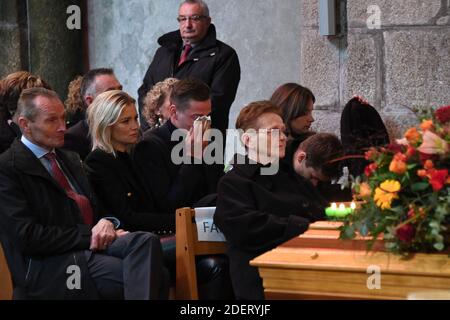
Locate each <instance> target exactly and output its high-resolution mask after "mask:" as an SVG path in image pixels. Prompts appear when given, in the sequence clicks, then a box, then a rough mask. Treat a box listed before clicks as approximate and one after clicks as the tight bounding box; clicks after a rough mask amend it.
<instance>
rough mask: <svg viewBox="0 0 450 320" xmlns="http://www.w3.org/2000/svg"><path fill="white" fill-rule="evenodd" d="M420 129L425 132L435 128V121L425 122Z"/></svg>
mask: <svg viewBox="0 0 450 320" xmlns="http://www.w3.org/2000/svg"><path fill="white" fill-rule="evenodd" d="M420 128H421V129H422V130H423V131H427V130H431V129H433V128H434V124H433V120H423V121H422V123H421V124H420Z"/></svg>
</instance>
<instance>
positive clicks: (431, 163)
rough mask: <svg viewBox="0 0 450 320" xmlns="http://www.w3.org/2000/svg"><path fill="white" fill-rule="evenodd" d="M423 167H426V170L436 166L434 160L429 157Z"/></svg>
mask: <svg viewBox="0 0 450 320" xmlns="http://www.w3.org/2000/svg"><path fill="white" fill-rule="evenodd" d="M423 167H424V168H425V169H426V170H430V169H433V168H434V163H433V161H431V160H430V159H428V160H427V161H425V163H424V164H423Z"/></svg>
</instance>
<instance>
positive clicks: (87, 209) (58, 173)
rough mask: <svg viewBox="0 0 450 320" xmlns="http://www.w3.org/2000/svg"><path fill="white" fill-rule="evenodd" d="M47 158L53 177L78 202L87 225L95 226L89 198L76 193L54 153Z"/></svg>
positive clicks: (46, 156)
mask: <svg viewBox="0 0 450 320" xmlns="http://www.w3.org/2000/svg"><path fill="white" fill-rule="evenodd" d="M45 158H46V159H47V160H48V161H50V165H51V168H52V176H53V178H54V179H55V180H56V182H58V184H59V185H60V186H61V187H62V188H63V189H64V191H65V192H66V194H67V196H68V197H69V198H70V199H72V200H73V201H75V202H76V204H77V205H78V209H79V210H80V212H81V215H82V217H83V220H84V223H86V224H87V225H89V226H92V225H93V216H94V215H93V212H92V207H91V202H90V201H89V199H88V198H86V197H85V196H83V195H81V194H78V193H76V192H75V191H74V190H73V189H72V187H71V186H70V184H69V181H67V178H66V176H65V175H64V173H63V172H62V170H61V169H60V167H59V166H58V163H57V162H56V155H55V154H54V153H52V152H50V153H47V154H46V155H45Z"/></svg>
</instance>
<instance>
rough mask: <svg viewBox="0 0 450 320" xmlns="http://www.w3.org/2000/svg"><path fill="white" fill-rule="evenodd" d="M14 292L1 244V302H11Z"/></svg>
mask: <svg viewBox="0 0 450 320" xmlns="http://www.w3.org/2000/svg"><path fill="white" fill-rule="evenodd" d="M12 292H13V288H12V282H11V274H10V272H9V268H8V264H7V262H6V258H5V255H4V254H3V248H2V245H1V244H0V300H11V299H12Z"/></svg>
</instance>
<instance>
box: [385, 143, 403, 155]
mask: <svg viewBox="0 0 450 320" xmlns="http://www.w3.org/2000/svg"><path fill="white" fill-rule="evenodd" d="M387 148H388V150H389V151H391V152H392V153H401V152H403V146H402V145H400V144H398V143H391V144H389V145H388V147H387Z"/></svg>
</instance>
